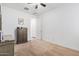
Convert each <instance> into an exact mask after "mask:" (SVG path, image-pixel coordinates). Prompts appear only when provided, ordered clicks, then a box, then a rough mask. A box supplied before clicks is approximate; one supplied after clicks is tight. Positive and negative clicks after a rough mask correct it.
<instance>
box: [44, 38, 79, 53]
mask: <svg viewBox="0 0 79 59" xmlns="http://www.w3.org/2000/svg"><path fill="white" fill-rule="evenodd" d="M43 40H45V41H47V42H50V43H53V44H56V45H59V46H61V47H64V48H67V49H72V50H75V51H78V52H79V49H76V48H72V47H68V46H66V45H64V44H62V43H59V42H55V41H50V40H48V39H43Z"/></svg>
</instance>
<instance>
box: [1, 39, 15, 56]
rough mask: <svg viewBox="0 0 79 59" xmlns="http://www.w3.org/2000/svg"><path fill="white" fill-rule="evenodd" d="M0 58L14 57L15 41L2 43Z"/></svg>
mask: <svg viewBox="0 0 79 59" xmlns="http://www.w3.org/2000/svg"><path fill="white" fill-rule="evenodd" d="M0 56H14V40H10V41H5V42H1V43H0Z"/></svg>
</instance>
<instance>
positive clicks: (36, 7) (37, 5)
mask: <svg viewBox="0 0 79 59" xmlns="http://www.w3.org/2000/svg"><path fill="white" fill-rule="evenodd" d="M27 4H31V5H32V4H33V3H27ZM39 5H41V6H42V7H46V4H44V3H39V4H35V9H38V7H39Z"/></svg>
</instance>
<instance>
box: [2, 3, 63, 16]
mask: <svg viewBox="0 0 79 59" xmlns="http://www.w3.org/2000/svg"><path fill="white" fill-rule="evenodd" d="M36 4H38V5H39V3H33V4H31V5H29V4H27V3H3V4H2V5H5V6H7V7H9V8H14V9H17V10H20V11H23V12H26V13H29V14H33V15H41V14H43V13H46V12H47V11H50V10H52V9H54V8H56V7H58V6H60V5H62V3H44V4H46V7H42V6H40V5H39V7H38V9H35V5H36ZM24 7H27V8H29V10H25V9H24Z"/></svg>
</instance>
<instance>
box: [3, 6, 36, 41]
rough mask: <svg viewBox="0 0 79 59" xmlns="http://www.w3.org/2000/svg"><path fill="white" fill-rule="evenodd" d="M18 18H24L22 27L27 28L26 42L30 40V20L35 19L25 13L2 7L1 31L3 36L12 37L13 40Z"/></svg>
mask: <svg viewBox="0 0 79 59" xmlns="http://www.w3.org/2000/svg"><path fill="white" fill-rule="evenodd" d="M18 17H20V18H24V25H23V27H27V28H28V40H30V39H31V35H30V34H31V30H30V29H31V24H30V23H31V19H32V18H35V17H34V16H33V15H29V14H27V13H25V12H22V11H19V10H16V9H12V8H8V7H6V6H2V31H3V35H10V34H11V35H12V36H13V38H14V39H15V30H16V28H17V26H19V25H18Z"/></svg>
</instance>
